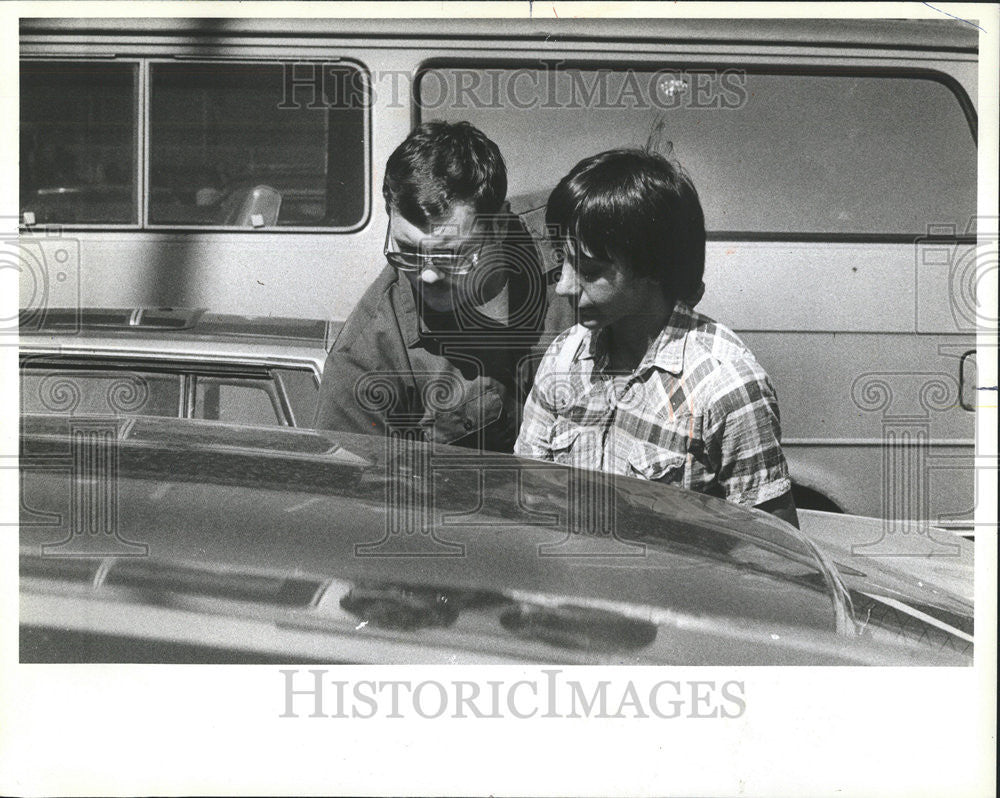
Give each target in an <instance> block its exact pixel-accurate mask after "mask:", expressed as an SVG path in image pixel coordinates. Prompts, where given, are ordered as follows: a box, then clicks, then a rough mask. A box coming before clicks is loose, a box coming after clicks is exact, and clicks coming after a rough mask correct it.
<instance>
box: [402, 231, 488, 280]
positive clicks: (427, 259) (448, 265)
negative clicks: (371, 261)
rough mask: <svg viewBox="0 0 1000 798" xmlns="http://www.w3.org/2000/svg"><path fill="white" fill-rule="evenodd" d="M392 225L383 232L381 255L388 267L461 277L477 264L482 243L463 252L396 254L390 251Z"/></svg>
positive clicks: (449, 250)
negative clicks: (429, 269)
mask: <svg viewBox="0 0 1000 798" xmlns="http://www.w3.org/2000/svg"><path fill="white" fill-rule="evenodd" d="M394 243H395V242H394V240H393V238H392V225H391V224H390V225H389V227H387V228H386V230H385V246H384V247H383V248H382V254H383V255H385V259H386V260H387V261H388V262H389V265H390V266H392V267H393V268H395V269H398V270H399V271H401V272H419V271H423V270H424V269H428V268H431V269H435V270H437V271H440V272H443V273H445V274H449V275H461V274H468V273H469V272H471V271H472V270H473V269H474V268H476V266H477V265H478V263H479V250H480V248H481V247H482V242H477V244H476V245H475V248H470V247H468V246H466V247H464V251H456V250H453V249H433V250H431V251H430V252H419V253H418V252H398V251H397V250H395V249H390V247H392V246H393V245H394Z"/></svg>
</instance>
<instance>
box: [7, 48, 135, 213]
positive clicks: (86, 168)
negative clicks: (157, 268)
mask: <svg viewBox="0 0 1000 798" xmlns="http://www.w3.org/2000/svg"><path fill="white" fill-rule="evenodd" d="M137 69H138V67H137V65H136V64H107V63H93V62H78V61H22V62H21V84H20V91H21V102H20V105H21V112H20V114H21V116H20V118H21V128H20V147H21V163H20V175H21V178H20V179H21V186H20V187H21V216H22V219H24V214H25V213H30V214H32V215H33V216H34V222H35V223H38V224H43V223H49V222H61V223H66V224H70V223H79V224H87V223H101V222H104V223H118V224H129V223H131V224H135V223H136V222H137V210H136V208H137V203H136V166H135V151H136V119H135V109H136V100H135V98H136V89H135V86H136V75H137Z"/></svg>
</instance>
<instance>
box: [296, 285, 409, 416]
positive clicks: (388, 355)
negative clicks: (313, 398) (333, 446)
mask: <svg viewBox="0 0 1000 798" xmlns="http://www.w3.org/2000/svg"><path fill="white" fill-rule="evenodd" d="M393 313H394V310H393V308H392V305H391V298H390V290H389V288H388V287H387V286H386V285H384V284H382V282H381V281H376V283H375V284H373V285H372V286H371V288H370V289H369V290H368V291H367V292H366V293H365V295H364V297H362V299H361V301H360V302H359V303H358V305H357V307H355V309H354V310H353V311H352V313H351V315H350V316H349V317H348V319H347V321H346V322H345V324H344V328H343V330H341V333H340V335H339V336H338V337H337V340H336V342H335V343H334V345H333V348H332V349H331V350H330V353H329V354H328V355H327V358H326V365H325V366H324V368H323V379H322V381H321V383H320V388H319V400H318V404H317V407H316V418H315V420H314V422H313V426H314V428H316V429H329V430H338V431H342V432H356V433H361V434H368V435H371V434H375V435H382V434H384V433H385V430H386V421H385V420H386V417H387V414H388V413H389V412H390V411H391V410H392V409H394V408H396V407H398V406H400V405H401V404H403V403H404V401H405V397H404V396H403V392H404V391H405V390H406V388H405V385H404V383H405V380H404V379H403V376H404V373H407V372H405V371H404V369H401V368H400V367H399V366H400V364H399V363H398V361H399V356H398V354H399V349H400V348H401V347H403V344H402V342H401V341H397V340H396V339H398V338H399V330H398V328H395V327H394V325H393V320H394V318H395V316H394V315H393Z"/></svg>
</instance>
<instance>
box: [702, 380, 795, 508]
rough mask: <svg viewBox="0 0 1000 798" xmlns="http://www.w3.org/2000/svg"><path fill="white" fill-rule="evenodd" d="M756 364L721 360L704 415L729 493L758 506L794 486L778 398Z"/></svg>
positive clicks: (711, 455)
mask: <svg viewBox="0 0 1000 798" xmlns="http://www.w3.org/2000/svg"><path fill="white" fill-rule="evenodd" d="M755 365H756V364H754V365H750V364H743V363H739V364H737V363H724V364H722V365H721V366H720V368H719V370H718V373H717V375H716V379H715V380H713V383H714V384H713V390H712V392H711V396H712V398H711V401H710V404H709V408H708V412H707V413H706V415H705V428H704V430H703V433H704V437H705V451H706V454H707V455H708V459H709V461H710V463H711V465H712V466H713V468H714V470H715V475H716V480H717V482H718V485H719V487H720V488H721V489H722V492H723V493H724V495H725V497H726V499H727V500H728V501H731V502H733V503H734V504H740V505H743V506H745V507H755V506H757V505H760V504H763V503H764V502H768V501H771V500H772V499H776V498H778V497H779V496H782V495H783V494H785V493H787V492H788V491H789V490H791V487H792V483H791V479H790V478H789V476H788V464H787V462H786V461H785V455H784V453H783V452H782V450H781V423H780V417H779V413H778V400H777V397H776V396H775V392H774V388H773V387H772V386H771V383H770V380H769V379H768V377H767V375H766V374H765V373H764V372H763V371H762V370H761V369H760V368H759V367H755Z"/></svg>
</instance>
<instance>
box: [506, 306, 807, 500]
mask: <svg viewBox="0 0 1000 798" xmlns="http://www.w3.org/2000/svg"><path fill="white" fill-rule="evenodd" d="M604 342H605V335H604V334H603V331H600V332H596V333H592V332H591V331H590V330H588V329H586V328H584V327H581V326H579V325H578V326H575V327H571V328H570V329H568V330H566V331H565V332H563V333H561V334H560V335H559V337H558V338H556V339H555V341H553V342H552V345H551V346H550V347H549V349H548V351H547V352H546V353H545V358H544V360H543V361H542V363H541V365H540V366H539V368H538V373H537V374H536V375H535V384H534V387H533V388H532V390H531V394H530V396H529V397H528V402H527V404H526V405H525V408H524V416H523V420H522V423H521V431H520V434H519V435H518V438H517V443H516V444H515V446H514V453H515V454H518V455H521V456H522V457H533V458H536V459H539V460H552V461H555V462H557V463H564V464H566V465H572V466H576V467H578V468H587V469H591V470H596V471H606V472H610V473H613V474H623V475H627V476H632V477H639V478H641V479H649V480H658V481H660V482H669V483H672V484H676V485H679V486H680V487H683V488H688V489H690V490H695V491H699V492H702V493H709V494H713V495H716V496H720V497H725V498H726V499H728V500H729V501H731V502H734V503H735V504H742V505H745V506H749V507H752V506H755V505H759V504H763V503H764V502H766V501H769V500H771V499H775V498H777V497H779V496H781V495H782V494H784V493H786V492H787V491H788V490H790V489H791V480H790V479H789V477H788V466H787V464H786V462H785V457H784V455H783V454H782V451H781V445H780V440H781V429H780V424H779V418H778V401H777V399H776V397H775V394H774V388H773V387H772V386H771V382H770V380H769V379H768V376H767V374H766V373H765V372H764V369H763V368H761V365H760V364H759V363H758V362H757V360H756V359H755V358H754V356H753V354H752V353H751V352H750V350H749V349H747V347H746V345H745V344H744V343H743V342H742V341H741V340H740V339H739V338H738V337H737V336H736V335H735V334H734V333H733V332H732V331H731V330H729V329H727V328H726V327H723V326H722V325H721V324H717V323H716V322H715V321H713V320H712V319H710V318H708V317H707V316H702V315H701V314H699V313H695V312H694V311H693V310H692V309H691V308H690V307H688V306H687V305H685V304H683V303H677V304H676V305H675V307H674V310H673V313H672V314H671V316H670V319H669V321H668V322H667V325H666V327H664V328H663V331H662V332H661V333H660V334H659V336H658V337H657V338H656V340H655V341H654V342H653V344H652V346H650V348H649V350H648V351H647V352H646V355H645V357H644V358H643V360H642V362H641V363H640V364H639V366H638V368H636V370H635V371H634V372H633V373H631V374H611V373H609V372H608V371H607V368H608V364H609V357H608V352H607V350H606V347H605V345H604Z"/></svg>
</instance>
